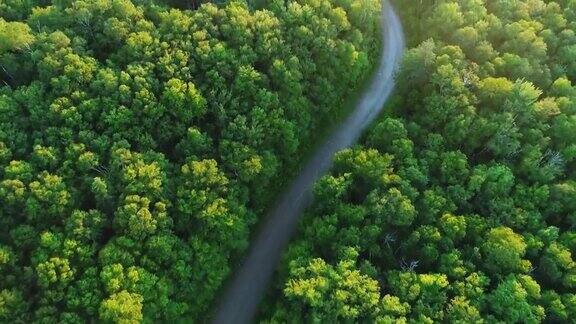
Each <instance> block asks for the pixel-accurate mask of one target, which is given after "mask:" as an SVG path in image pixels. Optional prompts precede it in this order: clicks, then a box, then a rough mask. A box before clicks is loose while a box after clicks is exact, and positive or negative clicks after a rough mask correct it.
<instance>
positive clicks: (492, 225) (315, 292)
mask: <svg viewBox="0 0 576 324" xmlns="http://www.w3.org/2000/svg"><path fill="white" fill-rule="evenodd" d="M394 3H395V6H396V8H397V9H398V10H399V12H400V14H401V17H402V21H403V25H404V28H405V31H406V35H407V38H408V41H409V49H408V50H407V53H406V55H405V58H404V61H403V63H402V66H401V68H400V70H399V71H398V74H397V89H396V93H395V97H394V99H393V100H391V101H390V102H389V103H388V104H387V107H386V113H385V114H384V115H383V116H381V118H380V119H379V121H378V122H377V123H375V124H374V125H373V126H372V127H371V129H370V130H369V131H368V132H367V134H366V135H365V136H364V137H363V139H362V141H361V144H359V145H357V146H355V147H353V148H350V149H345V150H343V151H341V152H339V153H338V154H337V156H336V157H335V162H334V166H333V168H332V170H331V172H330V174H328V175H326V176H325V177H323V178H322V179H321V180H320V181H319V182H317V183H316V185H315V189H314V192H315V201H314V203H313V204H312V206H311V207H310V208H309V209H308V210H307V212H306V214H305V215H304V217H303V219H302V221H301V223H300V228H299V232H298V234H297V237H296V238H295V239H294V240H293V242H292V243H291V245H290V247H289V249H288V250H287V252H286V253H285V254H284V257H283V261H282V264H281V266H280V267H279V269H278V273H277V279H276V280H275V283H274V285H273V287H272V288H271V291H270V292H269V294H268V298H267V299H266V302H265V303H264V306H263V308H262V310H261V314H260V318H261V320H262V321H263V322H265V323H286V322H288V323H301V322H305V323H306V322H311V323H312V322H313V323H337V322H344V323H352V322H360V323H364V322H365V323H374V322H377V323H541V322H545V323H568V322H573V321H574V319H575V318H576V262H575V260H576V86H574V83H575V82H576V1H574V0H555V1H549V0H545V1H544V0H397V1H394Z"/></svg>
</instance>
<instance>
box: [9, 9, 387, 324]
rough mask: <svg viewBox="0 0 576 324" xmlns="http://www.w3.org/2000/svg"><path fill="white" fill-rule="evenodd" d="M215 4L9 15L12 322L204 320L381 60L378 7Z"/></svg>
mask: <svg viewBox="0 0 576 324" xmlns="http://www.w3.org/2000/svg"><path fill="white" fill-rule="evenodd" d="M204 2H206V1H196V2H195V1H153V0H53V1H45V0H2V1H0V81H1V83H2V86H1V87H0V228H1V229H2V230H1V231H0V278H1V279H0V322H12V323H16V322H46V323H58V322H65V323H68V322H70V323H72V322H83V321H91V320H96V321H98V320H101V321H104V322H124V323H132V322H140V321H143V320H145V321H160V322H166V321H167V322H170V321H173V320H175V319H178V318H181V317H186V318H196V319H200V318H201V316H204V315H205V314H206V313H207V309H208V306H209V305H210V303H211V302H212V300H213V299H214V296H215V293H216V292H217V290H218V289H219V288H220V287H221V286H222V283H223V281H224V280H225V279H226V278H227V276H228V275H229V273H230V269H231V266H232V265H233V264H232V263H233V262H234V261H236V260H237V259H238V258H239V257H240V256H241V255H242V252H243V251H244V250H245V248H246V246H247V239H248V235H249V228H250V225H251V224H253V223H254V222H255V221H256V220H257V216H258V215H261V214H262V212H263V210H264V209H265V207H266V204H267V203H268V202H269V201H270V200H271V198H273V195H272V194H273V193H274V192H275V189H276V188H275V187H276V186H278V184H279V183H281V181H280V180H281V179H283V178H285V177H286V175H287V174H288V172H289V171H290V170H291V169H294V168H295V167H296V163H297V162H298V159H295V158H294V157H295V156H298V155H300V154H301V153H302V151H303V149H305V145H306V141H307V139H308V138H310V137H311V135H313V134H314V133H316V132H318V131H319V127H321V125H322V124H323V123H325V122H327V121H329V119H330V116H332V115H334V114H335V113H336V112H337V109H338V107H341V106H342V102H343V99H344V98H345V97H346V96H347V95H348V94H350V93H351V91H352V89H353V88H354V87H356V86H357V85H358V84H359V82H360V81H361V80H362V78H364V77H365V75H366V73H367V72H368V70H369V68H370V66H371V64H372V63H373V62H372V61H371V58H372V57H373V56H374V55H373V54H375V50H376V49H377V48H378V46H377V44H376V43H377V42H376V41H375V39H377V38H376V34H377V32H376V28H377V21H378V20H377V18H378V14H379V9H380V5H379V3H378V2H376V1H359V0H358V1H357V0H342V1H337V2H331V1H327V0H302V1H287V2H285V1H271V2H269V3H268V4H267V5H266V6H265V8H263V9H261V10H253V9H251V7H250V4H248V3H246V2H243V1H231V2H229V3H227V4H221V5H220V6H217V5H216V4H210V3H205V4H203V5H201V6H200V4H201V3H204ZM168 5H172V6H175V7H178V8H181V9H196V10H193V11H192V10H181V9H175V8H171V7H168ZM351 266H352V265H350V266H348V265H347V266H346V267H344V266H343V267H342V268H341V269H340V268H339V269H337V270H334V271H340V272H341V271H348V270H347V269H348V268H349V267H351ZM337 273H339V272H337ZM354 275H356V274H354ZM358 303H363V301H362V300H359V301H358Z"/></svg>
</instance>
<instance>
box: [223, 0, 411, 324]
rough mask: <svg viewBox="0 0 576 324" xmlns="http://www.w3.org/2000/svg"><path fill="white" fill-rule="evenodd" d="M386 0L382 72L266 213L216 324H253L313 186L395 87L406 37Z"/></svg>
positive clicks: (230, 286)
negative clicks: (260, 228)
mask: <svg viewBox="0 0 576 324" xmlns="http://www.w3.org/2000/svg"><path fill="white" fill-rule="evenodd" d="M388 1H389V0H382V15H381V25H382V46H383V49H382V50H381V56H380V61H379V65H378V69H377V70H376V72H375V73H374V76H373V78H372V81H371V83H370V84H369V86H368V88H367V89H366V90H365V92H364V93H363V94H362V96H361V99H360V100H359V101H358V103H357V105H356V109H355V110H354V111H353V112H352V113H351V114H350V116H348V118H347V119H346V120H345V121H344V122H343V123H342V124H341V125H340V126H339V127H338V128H337V129H336V130H335V131H334V132H333V133H332V134H330V137H329V138H328V139H327V140H326V142H325V143H324V144H323V145H322V146H320V147H319V148H318V151H317V152H316V153H315V154H314V156H313V157H312V159H311V160H310V161H309V162H308V164H307V165H306V166H305V167H304V168H303V169H302V171H301V172H300V174H298V176H297V177H296V179H294V181H293V182H292V184H291V186H290V188H289V189H288V190H287V191H286V192H285V193H284V194H283V195H282V196H281V197H280V200H279V201H278V203H277V205H276V206H275V208H274V209H273V210H272V211H271V213H270V214H269V215H268V218H267V220H266V221H267V223H266V225H265V226H264V227H263V228H262V230H261V232H260V233H259V235H258V237H257V238H256V240H255V241H254V242H253V243H252V245H251V247H250V250H249V252H248V255H247V257H246V259H245V260H244V263H243V264H242V266H241V268H239V271H238V272H237V273H236V275H235V277H234V278H233V280H232V281H231V282H230V283H229V286H228V287H227V290H226V291H225V293H224V295H223V296H222V300H221V303H220V304H219V305H218V308H217V309H216V313H215V315H214V318H213V323H217V324H230V323H235V324H236V323H249V322H250V321H252V320H253V317H254V315H255V313H256V311H257V308H258V305H259V303H260V300H261V299H262V297H263V295H264V293H265V292H266V289H267V287H268V284H269V281H270V279H271V278H272V275H273V273H274V270H275V269H276V267H277V265H278V262H279V260H280V257H281V254H282V251H283V250H284V248H285V247H286V245H287V244H288V242H289V241H290V237H291V236H292V234H293V232H294V230H295V228H296V225H297V224H298V216H299V215H300V214H301V213H302V211H303V209H304V208H305V207H306V206H307V205H308V204H309V203H310V201H311V200H312V190H311V189H312V187H313V185H314V182H316V180H318V178H319V177H320V176H322V175H323V174H324V173H326V172H327V171H328V169H329V168H330V166H331V164H332V159H333V157H334V154H335V153H336V152H338V151H339V150H341V149H343V148H346V147H349V146H351V145H352V144H354V143H355V142H356V141H357V140H358V138H359V137H360V135H361V134H362V131H363V130H364V129H365V128H366V127H367V126H368V125H369V124H370V123H371V122H372V121H373V120H374V118H376V117H377V116H378V113H379V112H380V111H381V109H382V107H383V106H384V103H385V102H386V100H387V99H388V97H389V96H390V94H391V93H392V89H393V88H394V73H395V71H396V68H397V67H398V65H399V63H400V61H401V59H402V54H403V52H404V46H405V41H404V33H403V31H402V25H401V23H400V19H399V18H398V16H397V14H396V12H395V11H394V8H392V5H391V4H390V3H389V2H388Z"/></svg>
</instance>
